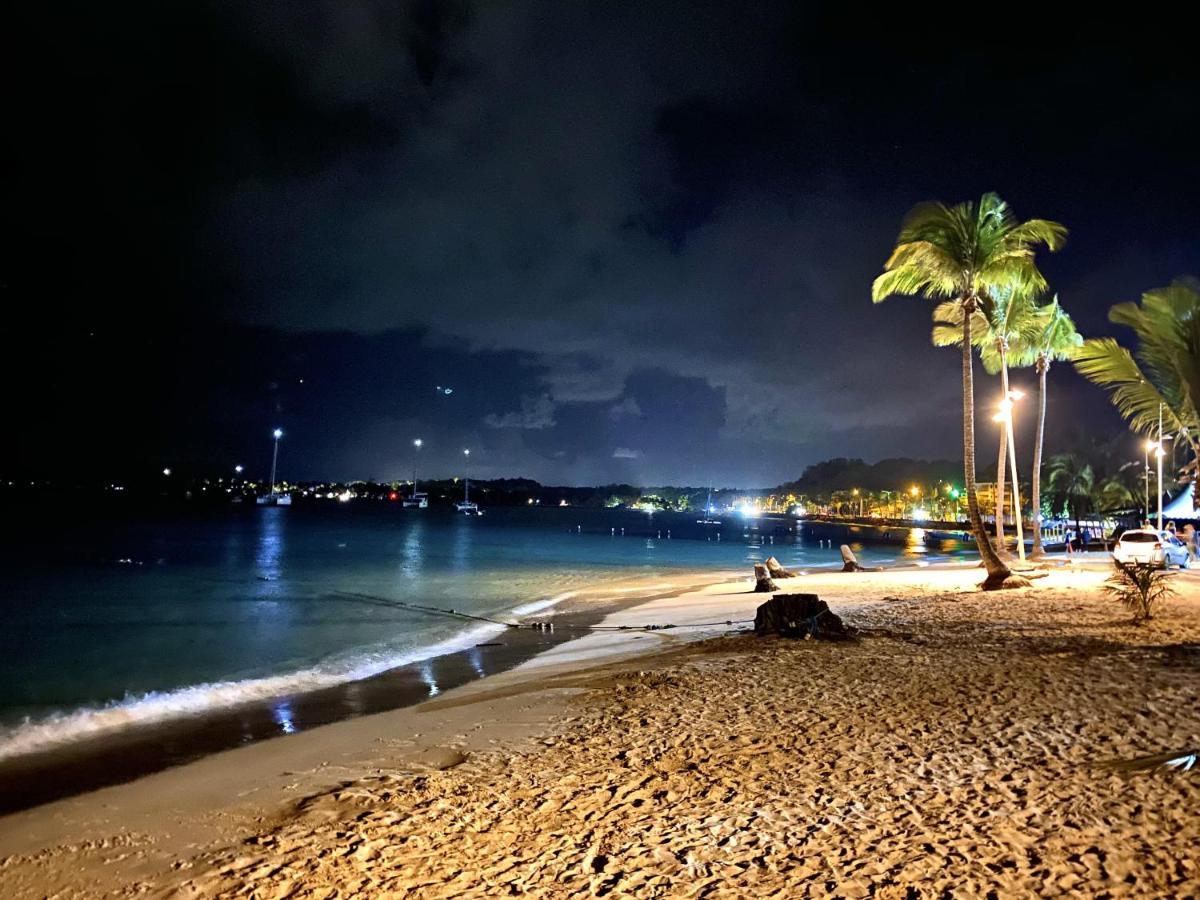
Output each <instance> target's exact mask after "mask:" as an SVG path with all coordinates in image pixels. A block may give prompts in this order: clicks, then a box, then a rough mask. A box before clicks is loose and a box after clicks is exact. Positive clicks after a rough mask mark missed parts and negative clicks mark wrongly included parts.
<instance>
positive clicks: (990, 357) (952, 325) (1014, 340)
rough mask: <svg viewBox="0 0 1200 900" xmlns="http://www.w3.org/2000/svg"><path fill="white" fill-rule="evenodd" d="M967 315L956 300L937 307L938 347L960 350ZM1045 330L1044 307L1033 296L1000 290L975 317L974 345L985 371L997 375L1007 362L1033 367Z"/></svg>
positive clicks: (935, 313) (973, 329)
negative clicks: (1036, 349) (964, 320)
mask: <svg viewBox="0 0 1200 900" xmlns="http://www.w3.org/2000/svg"><path fill="white" fill-rule="evenodd" d="M984 309H986V313H985V312H984V311H983V310H984ZM963 315H964V313H963V308H962V304H960V303H957V302H956V301H953V300H948V301H946V302H944V303H939V304H938V305H937V308H936V309H935V310H934V311H933V345H934V346H935V347H957V346H958V345H960V344H961V343H962V320H963ZM1044 327H1045V326H1044V323H1043V314H1042V307H1039V306H1038V304H1037V301H1036V300H1035V299H1034V298H1033V297H1031V296H1029V295H1026V294H1023V293H1021V292H1019V291H1016V290H1011V289H1009V290H1001V289H997V290H996V291H994V300H993V302H992V303H990V304H988V305H987V306H986V307H984V308H982V309H980V310H976V312H975V313H974V314H973V316H972V319H971V343H972V344H973V345H974V346H975V348H976V349H978V350H979V357H980V359H982V360H983V368H984V369H985V370H986V371H987V372H988V374H991V375H995V374H997V373H998V372H999V371H1000V370H1001V369H1002V368H1003V367H1004V364H1005V362H1006V361H1007V363H1008V364H1009V365H1010V366H1012V365H1031V364H1032V363H1033V360H1034V358H1035V357H1036V353H1035V352H1034V347H1035V346H1036V343H1037V341H1038V340H1039V338H1040V337H1041V335H1042V331H1043V329H1044Z"/></svg>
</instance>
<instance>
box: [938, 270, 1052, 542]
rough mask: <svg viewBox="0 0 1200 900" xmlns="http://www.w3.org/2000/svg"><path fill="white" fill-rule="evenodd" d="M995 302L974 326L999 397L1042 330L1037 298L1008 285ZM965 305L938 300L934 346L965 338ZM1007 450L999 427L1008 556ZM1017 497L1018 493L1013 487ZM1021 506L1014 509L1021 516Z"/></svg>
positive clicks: (999, 531) (999, 527)
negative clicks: (997, 383)
mask: <svg viewBox="0 0 1200 900" xmlns="http://www.w3.org/2000/svg"><path fill="white" fill-rule="evenodd" d="M993 294H994V296H993V302H992V304H991V308H990V309H989V310H988V312H987V314H985V313H984V312H982V311H980V312H976V314H975V321H974V322H973V323H972V325H971V334H972V337H973V339H974V341H975V346H976V347H977V348H979V355H980V358H981V359H982V360H983V368H984V371H986V372H987V373H988V374H989V375H997V374H998V375H999V376H1000V396H1001V397H1002V398H1004V397H1007V396H1008V393H1009V385H1008V368H1009V365H1010V364H1012V365H1018V366H1020V365H1029V364H1030V362H1031V360H1029V357H1030V350H1031V348H1032V346H1033V344H1034V342H1035V341H1036V340H1037V337H1038V333H1039V331H1040V321H1039V314H1038V309H1039V307H1038V305H1037V301H1036V299H1034V297H1033V296H1032V295H1031V294H1030V293H1028V292H1026V291H1022V290H1017V289H1014V288H1011V287H1010V288H1008V289H1006V290H997V291H994V292H993ZM962 317H963V312H962V308H961V307H960V306H959V304H958V303H956V302H955V301H953V300H948V301H946V302H945V303H939V304H938V307H937V309H935V310H934V311H933V344H934V346H935V347H951V346H957V345H958V344H959V343H960V342H961V341H962ZM1007 453H1008V429H1007V428H1001V429H1000V454H999V457H998V459H997V462H996V550H997V552H998V553H1000V555H1001V556H1006V555H1007V550H1006V548H1005V543H1004V506H1005V491H1004V482H1005V480H1006V475H1005V467H1006V463H1007V462H1008V460H1007ZM1014 496H1016V493H1015V488H1014ZM1020 514H1021V511H1020V510H1019V509H1014V510H1013V515H1014V516H1019V515H1020Z"/></svg>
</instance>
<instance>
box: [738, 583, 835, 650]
mask: <svg viewBox="0 0 1200 900" xmlns="http://www.w3.org/2000/svg"><path fill="white" fill-rule="evenodd" d="M754 633H755V634H757V635H759V636H762V635H767V634H778V635H782V636H783V637H797V638H803V637H812V638H816V639H818V640H825V641H844V640H848V639H849V638H850V637H851V632H850V629H849V628H847V627H846V624H845V623H844V622H843V621H842V620H841V619H839V618H838V617H837V616H836V615H835V614H834V613H833V612H831V611H830V609H829V604H827V603H826V602H825V601H824V600H822V599H821V598H820V597H818V596H817V595H816V594H776V595H775V596H774V597H772V598H771V599H770V600H768V601H767V602H766V603H764V604H762V606H760V607H759V608H758V610H757V611H756V612H755V614H754Z"/></svg>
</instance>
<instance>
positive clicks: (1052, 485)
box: [1046, 453, 1096, 520]
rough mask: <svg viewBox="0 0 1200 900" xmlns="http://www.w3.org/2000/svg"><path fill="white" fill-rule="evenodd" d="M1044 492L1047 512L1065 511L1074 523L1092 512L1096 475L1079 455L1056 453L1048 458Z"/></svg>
mask: <svg viewBox="0 0 1200 900" xmlns="http://www.w3.org/2000/svg"><path fill="white" fill-rule="evenodd" d="M1047 468H1048V470H1049V478H1048V480H1047V485H1046V492H1047V494H1048V495H1049V501H1050V508H1051V509H1053V510H1055V511H1059V510H1066V511H1067V512H1069V513H1070V514H1071V515H1072V516H1074V517H1075V519H1076V520H1078V519H1080V518H1082V517H1083V516H1084V515H1086V514H1087V513H1089V512H1091V511H1092V510H1091V507H1092V505H1093V501H1094V497H1095V490H1096V475H1095V472H1094V470H1093V469H1092V466H1091V464H1090V463H1089V462H1088V461H1087V460H1086V459H1084V458H1083V457H1082V456H1080V455H1079V454H1078V453H1059V454H1057V455H1055V456H1052V457H1050V461H1049V465H1048V467H1047Z"/></svg>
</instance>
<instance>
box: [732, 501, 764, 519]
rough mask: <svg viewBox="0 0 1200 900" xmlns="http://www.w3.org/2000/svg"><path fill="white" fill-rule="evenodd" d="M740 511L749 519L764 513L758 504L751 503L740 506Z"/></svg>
mask: <svg viewBox="0 0 1200 900" xmlns="http://www.w3.org/2000/svg"><path fill="white" fill-rule="evenodd" d="M738 512H740V513H741V514H742V515H743V516H745V517H746V518H748V519H757V518H758V517H759V516H760V515H762V510H761V509H759V508H758V507H757V506H751V505H750V504H749V503H743V504H742V505H741V506H739V507H738Z"/></svg>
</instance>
